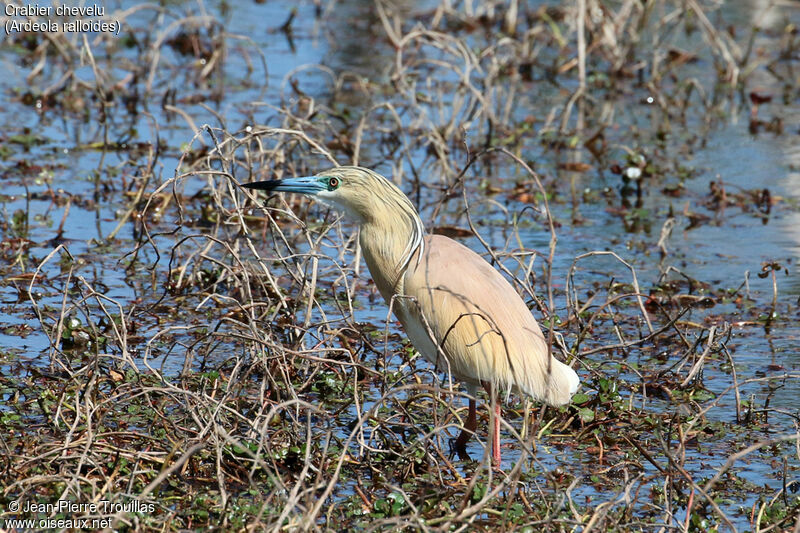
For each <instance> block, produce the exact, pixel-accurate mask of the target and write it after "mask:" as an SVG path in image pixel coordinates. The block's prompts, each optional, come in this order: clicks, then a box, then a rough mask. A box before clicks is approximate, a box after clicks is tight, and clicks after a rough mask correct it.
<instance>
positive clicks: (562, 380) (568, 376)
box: [543, 357, 581, 406]
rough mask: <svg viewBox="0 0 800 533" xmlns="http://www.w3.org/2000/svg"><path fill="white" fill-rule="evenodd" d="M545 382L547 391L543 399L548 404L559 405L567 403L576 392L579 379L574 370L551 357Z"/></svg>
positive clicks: (579, 382)
mask: <svg viewBox="0 0 800 533" xmlns="http://www.w3.org/2000/svg"><path fill="white" fill-rule="evenodd" d="M546 383H547V392H546V396H545V398H543V401H544V402H545V403H547V404H548V405H552V406H559V405H565V404H568V403H569V401H570V399H571V398H572V395H573V394H575V393H576V392H578V388H579V387H580V385H581V380H580V379H579V378H578V374H577V373H575V371H574V370H572V369H571V368H570V367H568V366H567V365H565V364H564V363H562V362H561V361H559V360H558V359H556V358H555V357H553V358H552V359H551V360H550V368H549V373H548V375H547V379H546Z"/></svg>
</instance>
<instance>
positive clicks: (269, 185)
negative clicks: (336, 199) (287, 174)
mask: <svg viewBox="0 0 800 533" xmlns="http://www.w3.org/2000/svg"><path fill="white" fill-rule="evenodd" d="M242 187H245V188H247V189H256V190H261V191H276V192H296V193H300V194H317V193H318V192H320V191H324V190H326V189H327V187H326V186H325V185H324V184H323V183H321V182H320V180H319V178H318V177H316V176H303V177H300V178H285V179H282V180H267V181H254V182H252V183H242Z"/></svg>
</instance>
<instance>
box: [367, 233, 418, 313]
mask: <svg viewBox="0 0 800 533" xmlns="http://www.w3.org/2000/svg"><path fill="white" fill-rule="evenodd" d="M413 231H414V229H413V226H412V224H411V222H410V221H407V220H404V219H403V217H398V218H395V219H393V220H391V221H387V220H384V221H377V220H376V221H370V222H366V223H362V224H361V233H360V236H359V242H360V243H361V250H362V251H363V253H364V260H365V261H366V262H367V267H368V268H369V272H370V274H371V275H372V279H373V280H374V281H375V285H376V286H377V287H378V290H379V291H380V293H381V295H382V296H383V298H384V299H385V300H386V301H387V302H389V300H391V298H392V296H395V295H401V294H403V279H402V278H403V274H404V273H405V269H401V266H402V264H403V262H404V260H405V257H404V256H403V253H404V252H405V251H406V249H407V246H408V243H409V242H410V241H411V239H412V237H413Z"/></svg>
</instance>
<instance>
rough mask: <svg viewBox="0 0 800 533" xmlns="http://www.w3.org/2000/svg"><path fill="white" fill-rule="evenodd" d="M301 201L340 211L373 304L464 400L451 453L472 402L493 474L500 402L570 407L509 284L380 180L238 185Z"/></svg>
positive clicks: (323, 178) (565, 372) (362, 172)
mask: <svg viewBox="0 0 800 533" xmlns="http://www.w3.org/2000/svg"><path fill="white" fill-rule="evenodd" d="M242 186H243V187H246V188H249V189H255V190H265V191H273V192H287V193H300V194H304V195H306V196H308V197H311V198H314V199H316V200H319V201H321V202H322V203H324V204H328V205H331V206H333V207H334V208H336V209H338V210H340V211H343V212H344V214H345V216H346V217H348V218H350V219H352V220H353V221H355V222H356V224H357V225H358V226H359V230H360V232H359V244H360V246H361V249H362V253H363V256H364V259H365V261H366V263H367V267H368V268H369V272H370V274H371V276H372V279H373V281H374V283H375V285H376V286H377V289H378V291H379V292H380V294H381V296H383V298H384V300H386V303H387V304H388V305H389V306H390V308H391V310H392V311H393V313H394V315H395V317H396V318H397V319H398V320H399V322H400V323H401V324H402V326H403V328H404V330H405V332H406V334H407V335H408V338H409V340H410V341H411V343H412V344H413V345H414V348H415V349H416V350H417V351H418V352H419V353H420V354H421V355H422V356H423V357H424V358H425V359H427V360H428V361H429V362H431V363H432V364H433V365H435V367H436V369H437V370H440V371H444V372H449V373H450V375H451V376H452V377H453V378H454V379H456V380H458V381H460V382H462V383H463V384H464V385H465V386H466V389H467V391H468V392H469V400H468V402H469V410H468V414H467V419H466V421H465V422H464V424H463V427H462V430H461V432H460V434H459V435H458V437H457V438H456V440H455V442H454V443H451V446H452V448H453V450H454V451H455V452H457V453H458V455H459V457H460V458H462V459H465V458H468V457H469V455H468V453H467V451H466V445H467V443H468V442H469V440H470V438H471V437H472V435H473V434H474V433H475V431H476V429H477V407H476V399H475V398H476V395H477V391H478V387H483V388H484V389H485V390H486V392H487V394H488V395H489V398H490V402H491V404H493V405H494V416H490V419H491V420H492V422H493V428H492V462H493V465H495V466H499V465H500V463H501V459H502V457H501V452H500V416H501V410H500V402H499V397H498V394H499V393H500V392H501V391H505V392H506V394H508V393H510V392H511V391H516V392H522V393H524V394H527V395H528V396H530V397H531V398H533V399H534V400H538V401H541V402H543V403H545V404H547V405H551V406H560V405H565V404H568V403H569V402H570V400H571V398H572V396H573V394H575V392H577V390H578V388H579V386H580V379H579V377H578V375H577V373H576V372H575V371H574V370H573V369H572V368H570V367H569V366H568V365H566V364H564V363H562V362H561V361H559V360H558V359H556V358H555V357H554V356H553V355H552V353H551V352H550V351H549V350H548V345H547V341H546V340H545V337H544V335H543V334H542V330H541V328H540V327H539V324H538V323H537V322H536V319H535V318H534V317H533V315H532V314H531V312H530V310H529V309H528V307H527V305H526V304H525V302H524V301H523V300H522V298H521V297H520V295H519V294H518V293H517V291H516V290H515V289H514V288H513V287H512V285H511V283H510V282H509V281H508V280H507V279H506V278H505V277H503V275H502V274H501V273H500V272H498V271H497V270H496V269H495V268H494V267H493V266H491V265H490V264H489V263H488V262H487V261H486V260H485V259H484V258H483V257H481V256H480V255H479V254H478V253H476V252H475V251H473V250H471V249H470V248H469V247H467V246H465V245H463V244H461V243H459V242H457V241H455V240H453V239H450V238H449V237H446V236H443V235H437V234H426V232H425V228H424V225H423V223H422V219H421V218H420V216H419V214H418V213H417V210H416V209H415V208H414V205H413V204H412V203H411V201H410V200H409V199H408V197H407V196H406V195H405V194H404V193H403V192H402V191H401V190H400V189H399V188H398V187H397V186H396V185H394V184H393V183H392V182H391V181H389V180H388V179H386V178H385V177H383V176H381V175H380V174H378V173H376V172H374V171H372V170H370V169H367V168H364V167H358V166H340V167H335V168H331V169H328V170H325V171H322V172H320V173H318V174H316V175H314V176H303V177H286V178H284V179H280V180H267V181H257V182H251V183H243V184H242Z"/></svg>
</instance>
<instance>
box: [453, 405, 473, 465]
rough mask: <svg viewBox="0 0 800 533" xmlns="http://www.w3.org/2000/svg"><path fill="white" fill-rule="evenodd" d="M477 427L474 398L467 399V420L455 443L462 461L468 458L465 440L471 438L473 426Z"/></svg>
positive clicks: (467, 440)
mask: <svg viewBox="0 0 800 533" xmlns="http://www.w3.org/2000/svg"><path fill="white" fill-rule="evenodd" d="M477 427H478V416H477V409H476V408H475V400H473V399H471V400H470V401H469V414H467V422H466V424H464V429H462V430H461V433H460V434H459V435H458V438H457V439H456V445H455V449H456V452H457V453H458V457H459V458H460V459H461V460H462V461H466V460H468V459H469V454H467V442H469V439H471V438H472V434H473V433H475V428H477Z"/></svg>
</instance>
